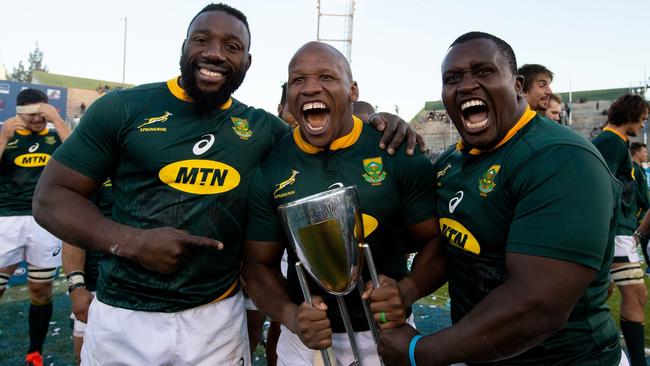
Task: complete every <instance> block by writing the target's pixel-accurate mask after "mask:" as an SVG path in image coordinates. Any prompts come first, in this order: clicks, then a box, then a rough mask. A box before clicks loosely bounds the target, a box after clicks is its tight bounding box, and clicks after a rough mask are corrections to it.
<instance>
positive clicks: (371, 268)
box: [361, 243, 379, 288]
mask: <svg viewBox="0 0 650 366" xmlns="http://www.w3.org/2000/svg"><path fill="white" fill-rule="evenodd" d="M361 247H362V248H363V255H364V256H365V257H366V263H368V272H370V280H371V281H372V287H374V288H378V287H379V275H377V267H376V266H375V261H374V259H372V251H370V246H369V245H368V243H363V244H362V245H361Z"/></svg>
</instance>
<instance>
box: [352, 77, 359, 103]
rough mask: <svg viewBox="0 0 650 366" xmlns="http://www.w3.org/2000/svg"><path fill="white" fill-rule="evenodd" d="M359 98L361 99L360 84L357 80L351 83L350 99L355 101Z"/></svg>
mask: <svg viewBox="0 0 650 366" xmlns="http://www.w3.org/2000/svg"><path fill="white" fill-rule="evenodd" d="M357 100H359V86H358V85H357V82H356V81H353V82H352V84H351V85H350V101H351V102H352V103H354V102H356V101H357Z"/></svg>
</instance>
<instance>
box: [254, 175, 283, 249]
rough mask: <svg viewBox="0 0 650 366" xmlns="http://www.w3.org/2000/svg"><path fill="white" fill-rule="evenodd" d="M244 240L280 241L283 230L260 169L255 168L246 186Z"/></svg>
mask: <svg viewBox="0 0 650 366" xmlns="http://www.w3.org/2000/svg"><path fill="white" fill-rule="evenodd" d="M246 240H255V241H269V242H282V241H284V240H285V239H284V232H283V231H282V223H281V222H280V217H279V216H278V213H277V211H276V208H275V207H274V204H273V197H272V192H271V191H270V190H269V183H268V182H267V180H266V178H265V177H264V173H263V172H262V169H261V168H260V167H259V166H258V167H257V168H255V172H254V173H253V178H252V179H251V182H250V185H249V186H248V222H247V224H246Z"/></svg>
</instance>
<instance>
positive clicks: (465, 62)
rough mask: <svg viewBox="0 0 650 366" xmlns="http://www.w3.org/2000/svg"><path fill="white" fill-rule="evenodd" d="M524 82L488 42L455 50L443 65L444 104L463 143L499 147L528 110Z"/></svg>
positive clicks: (465, 44)
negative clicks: (498, 144)
mask: <svg viewBox="0 0 650 366" xmlns="http://www.w3.org/2000/svg"><path fill="white" fill-rule="evenodd" d="M521 83H522V79H521V78H520V77H517V76H515V75H513V73H512V72H511V71H510V65H509V63H508V60H507V59H506V57H505V56H503V54H502V53H501V52H500V51H499V49H498V48H497V46H496V44H495V43H494V42H493V41H492V40H489V39H474V40H470V41H466V42H463V43H459V44H457V45H455V46H453V47H452V48H451V49H450V50H449V52H448V53H447V56H446V57H445V60H444V61H443V64H442V101H443V103H444V104H445V108H446V109H447V113H448V114H449V117H450V118H451V120H452V122H453V123H454V125H455V126H456V129H458V132H459V133H460V136H461V138H462V139H463V142H464V143H465V144H466V145H468V146H471V147H476V148H478V149H488V148H490V147H493V146H494V145H496V144H497V143H498V142H499V141H500V140H501V139H502V138H503V137H504V136H505V135H506V133H507V132H508V130H510V128H511V127H512V126H513V125H514V124H515V123H516V121H517V118H518V117H519V116H521V115H522V114H523V112H524V110H525V108H526V103H525V101H524V98H523V94H522V93H521Z"/></svg>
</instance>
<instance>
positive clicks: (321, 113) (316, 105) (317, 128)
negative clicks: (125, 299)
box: [302, 102, 330, 135]
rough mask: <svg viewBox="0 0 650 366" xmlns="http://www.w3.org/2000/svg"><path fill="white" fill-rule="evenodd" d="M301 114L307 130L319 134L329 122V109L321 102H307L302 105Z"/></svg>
mask: <svg viewBox="0 0 650 366" xmlns="http://www.w3.org/2000/svg"><path fill="white" fill-rule="evenodd" d="M302 116H303V119H304V120H305V122H306V123H305V127H306V129H307V132H309V133H310V134H312V135H319V134H321V133H323V132H325V130H326V129H327V126H328V125H329V122H330V109H329V108H328V107H327V105H325V103H323V102H308V103H305V104H303V106H302Z"/></svg>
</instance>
